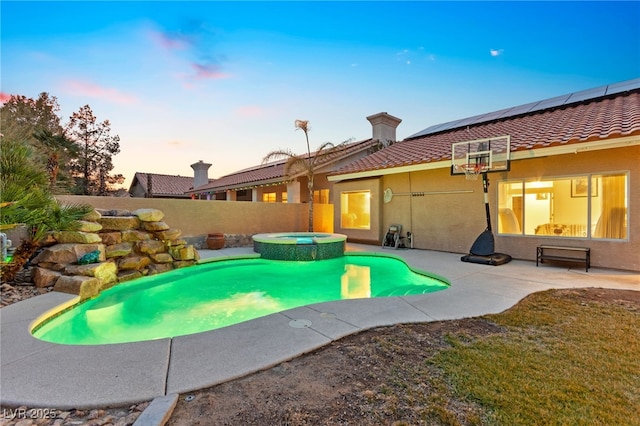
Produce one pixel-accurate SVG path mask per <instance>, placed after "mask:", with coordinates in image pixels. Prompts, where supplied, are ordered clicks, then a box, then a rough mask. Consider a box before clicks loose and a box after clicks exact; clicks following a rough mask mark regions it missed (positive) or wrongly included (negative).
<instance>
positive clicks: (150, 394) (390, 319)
mask: <svg viewBox="0 0 640 426" xmlns="http://www.w3.org/2000/svg"><path fill="white" fill-rule="evenodd" d="M348 250H349V251H369V252H381V251H384V252H387V253H389V254H393V255H397V256H400V257H402V258H404V259H405V260H406V261H407V263H409V264H410V265H412V266H413V267H415V268H418V269H422V270H425V271H430V272H433V273H435V274H438V275H441V276H444V277H446V278H447V279H448V280H449V281H450V282H451V288H449V289H447V290H444V291H440V292H436V293H431V294H426V295H418V296H403V297H393V298H379V299H357V300H346V301H336V302H326V303H320V304H316V305H311V306H305V307H300V308H296V309H291V310H288V311H285V312H280V313H277V314H272V315H269V316H266V317H262V318H258V319H255V320H252V321H248V322H245V323H241V324H238V325H234V326H231V327H226V328H222V329H219V330H213V331H208V332H204V333H198V334H192V335H187V336H178V337H174V338H171V339H160V340H154V341H146V342H136V343H125V344H115V345H100V346H67V345H58V344H52V343H48V342H44V341H40V340H38V339H35V338H34V337H32V336H31V334H30V333H29V326H30V324H31V323H32V321H33V320H34V319H35V318H37V317H38V316H39V315H41V314H42V313H44V312H46V311H47V310H49V309H51V308H53V307H55V306H57V305H59V304H61V303H64V302H66V301H69V300H71V299H72V298H73V296H71V295H69V294H63V293H57V292H51V293H47V294H45V295H42V296H38V297H35V298H32V299H28V300H25V301H22V302H19V303H16V304H14V305H10V306H7V307H5V308H2V309H1V310H0V327H1V328H0V330H1V333H0V334H1V336H0V362H1V365H0V402H1V403H2V405H3V406H20V405H26V406H29V407H50V408H58V409H71V408H83V409H84V408H96V407H108V406H122V405H129V404H132V403H137V402H142V401H149V400H152V399H154V398H156V397H159V396H163V395H170V394H175V393H185V392H189V391H193V390H197V389H201V388H205V387H209V386H212V385H215V384H218V383H222V382H225V381H228V380H231V379H234V378H238V377H241V376H244V375H247V374H250V373H252V372H255V371H259V370H262V369H265V368H268V367H271V366H274V365H276V364H278V363H281V362H283V361H286V360H288V359H291V358H294V357H296V356H299V355H301V354H304V353H307V352H310V351H312V350H314V349H317V348H319V347H322V346H324V345H326V344H328V343H329V342H331V341H332V340H335V339H338V338H340V337H343V336H345V335H348V334H351V333H355V332H358V331H361V330H364V329H368V328H372V327H376V326H383V325H391V324H396V323H406V322H421V321H439V320H449V319H458V318H464V317H473V316H478V315H484V314H488V313H498V312H502V311H504V310H505V309H508V308H510V307H512V306H513V305H514V304H516V303H517V302H518V301H519V300H520V299H522V298H523V297H525V296H526V295H528V294H530V293H534V292H537V291H542V290H547V289H551V288H580V287H601V288H616V289H628V290H640V273H631V272H624V271H614V270H606V269H599V268H591V269H590V270H589V272H588V273H587V272H584V270H583V268H582V267H581V266H579V265H576V266H575V267H567V266H559V265H553V266H551V265H547V264H545V265H541V266H540V267H536V266H535V263H534V262H530V261H518V260H514V261H512V262H510V263H508V264H506V265H501V266H497V267H496V266H487V265H479V264H472V263H464V262H461V261H460V254H455V253H442V252H433V251H426V250H383V249H382V248H380V247H377V246H365V245H357V244H348ZM200 253H201V256H202V258H203V259H204V258H209V257H220V256H233V255H242V254H250V253H252V249H251V248H240V249H222V250H217V251H211V250H202V251H201V252H200ZM301 319H304V320H308V321H310V322H311V325H310V326H309V327H306V328H297V327H293V326H292V325H291V324H290V323H291V321H293V320H301ZM293 324H294V325H295V323H293Z"/></svg>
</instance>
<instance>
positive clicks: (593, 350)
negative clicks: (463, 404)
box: [428, 290, 640, 425]
mask: <svg viewBox="0 0 640 426" xmlns="http://www.w3.org/2000/svg"><path fill="white" fill-rule="evenodd" d="M484 318H485V319H487V320H490V321H492V322H494V323H495V324H497V325H499V326H502V327H504V328H505V329H506V330H507V331H506V332H505V333H499V334H493V335H488V336H481V337H479V338H471V339H469V337H468V336H466V335H462V336H460V335H457V334H455V333H453V334H449V335H448V338H447V340H448V343H449V344H450V345H451V347H450V348H448V349H443V350H441V351H440V352H439V353H437V354H435V356H434V357H433V358H431V359H430V360H429V361H428V363H429V364H430V365H432V366H437V368H438V369H441V371H442V372H443V375H444V380H446V381H447V383H449V384H450V385H451V386H452V388H453V389H454V393H455V395H456V397H457V398H460V399H462V400H464V401H468V402H472V403H476V404H478V405H479V406H480V407H482V408H483V409H484V410H486V412H485V419H491V420H490V422H491V423H494V422H495V424H501V425H531V424H557V425H568V424H570V425H614V424H615V425H640V420H639V419H640V409H639V408H638V407H640V311H639V310H638V309H637V307H634V306H631V305H625V304H624V303H607V304H605V303H602V302H601V301H598V300H593V299H587V298H583V297H581V290H574V291H568V292H567V291H565V292H564V293H563V296H562V297H560V296H559V294H558V293H557V292H555V291H547V292H542V293H536V294H533V295H531V296H529V297H527V298H526V299H525V300H523V301H522V302H520V303H519V304H518V305H516V306H515V307H514V308H512V309H510V310H509V311H506V312H504V313H501V314H497V315H488V316H485V317H484Z"/></svg>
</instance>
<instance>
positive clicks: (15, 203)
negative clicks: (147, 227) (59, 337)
mask: <svg viewBox="0 0 640 426" xmlns="http://www.w3.org/2000/svg"><path fill="white" fill-rule="evenodd" d="M0 207H1V208H2V214H1V215H0V228H3V229H5V228H11V227H13V226H15V225H17V224H23V225H25V226H26V227H27V230H28V235H29V238H27V239H25V240H24V241H22V242H21V243H20V244H19V246H18V247H17V248H16V251H15V253H14V256H13V260H12V262H11V263H10V264H7V265H2V281H3V282H9V281H13V279H14V278H15V274H16V273H17V272H18V271H19V270H20V269H22V268H23V267H24V265H25V264H26V263H27V261H28V260H29V259H30V258H31V256H33V254H34V253H35V251H36V250H37V249H38V247H39V246H40V245H41V242H42V239H43V237H44V236H45V235H46V234H47V232H49V231H60V230H69V229H74V228H75V226H76V225H77V220H78V219H81V218H82V217H84V216H85V215H86V214H87V213H88V212H89V211H90V210H91V207H90V206H86V205H61V204H60V203H58V201H57V200H56V199H55V198H54V197H53V195H52V193H51V192H50V191H49V180H48V178H47V174H46V173H45V172H44V171H43V169H42V168H41V167H40V166H39V165H38V164H37V163H35V162H34V160H33V155H32V148H31V147H30V146H29V145H28V144H26V143H24V142H23V141H18V140H14V139H10V138H7V137H5V136H2V137H0Z"/></svg>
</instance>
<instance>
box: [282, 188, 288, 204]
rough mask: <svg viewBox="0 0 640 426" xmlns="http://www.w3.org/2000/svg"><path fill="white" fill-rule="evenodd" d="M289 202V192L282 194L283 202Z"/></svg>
mask: <svg viewBox="0 0 640 426" xmlns="http://www.w3.org/2000/svg"><path fill="white" fill-rule="evenodd" d="M287 200H288V196H287V191H284V192H283V193H282V202H283V203H286V202H287Z"/></svg>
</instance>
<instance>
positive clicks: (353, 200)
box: [340, 191, 371, 229]
mask: <svg viewBox="0 0 640 426" xmlns="http://www.w3.org/2000/svg"><path fill="white" fill-rule="evenodd" d="M370 200H371V191H353V192H341V193H340V227H341V228H343V229H371V202H370Z"/></svg>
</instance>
